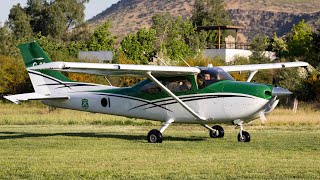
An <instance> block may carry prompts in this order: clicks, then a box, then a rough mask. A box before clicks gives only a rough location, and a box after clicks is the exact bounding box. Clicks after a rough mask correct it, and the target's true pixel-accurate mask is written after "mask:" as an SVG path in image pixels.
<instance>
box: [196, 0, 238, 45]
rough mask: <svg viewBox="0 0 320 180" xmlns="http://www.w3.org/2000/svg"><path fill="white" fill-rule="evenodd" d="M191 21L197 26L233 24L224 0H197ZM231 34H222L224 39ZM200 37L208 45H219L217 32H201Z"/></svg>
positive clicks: (224, 32)
mask: <svg viewBox="0 0 320 180" xmlns="http://www.w3.org/2000/svg"><path fill="white" fill-rule="evenodd" d="M191 21H192V22H193V24H195V25H196V26H222V25H232V24H233V23H232V21H231V18H230V17H229V14H228V12H227V11H226V9H225V4H224V1H223V0H195V3H194V6H193V10H192V15H191ZM229 34H230V33H229V32H226V31H223V32H222V34H221V36H222V39H223V37H226V36H228V35H229ZM198 36H201V38H202V39H204V40H205V42H207V43H208V44H211V45H216V44H217V41H218V33H217V31H209V32H207V31H201V32H200V33H199V34H198Z"/></svg>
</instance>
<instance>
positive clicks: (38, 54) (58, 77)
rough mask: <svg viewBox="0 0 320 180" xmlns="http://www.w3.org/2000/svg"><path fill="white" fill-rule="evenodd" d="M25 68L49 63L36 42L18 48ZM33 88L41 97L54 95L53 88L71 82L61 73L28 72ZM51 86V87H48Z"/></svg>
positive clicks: (46, 71) (48, 59)
mask: <svg viewBox="0 0 320 180" xmlns="http://www.w3.org/2000/svg"><path fill="white" fill-rule="evenodd" d="M18 47H19V49H20V52H21V54H22V57H23V60H24V63H25V65H26V67H27V68H28V67H32V66H37V65H40V64H44V63H50V62H51V60H50V58H49V57H48V55H47V54H46V53H45V52H44V51H43V49H42V48H41V47H40V45H39V44H38V43H37V42H31V43H26V44H21V45H19V46H18ZM28 74H29V76H30V79H31V82H32V85H33V88H34V90H35V92H36V93H38V94H43V95H51V94H55V92H54V91H57V90H54V87H53V86H55V85H56V86H58V85H60V86H61V85H63V82H72V81H71V80H70V79H69V78H67V77H66V76H64V75H63V74H62V73H61V72H58V71H51V70H40V71H31V70H28ZM50 86H52V87H50Z"/></svg>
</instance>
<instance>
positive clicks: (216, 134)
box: [209, 125, 224, 138]
mask: <svg viewBox="0 0 320 180" xmlns="http://www.w3.org/2000/svg"><path fill="white" fill-rule="evenodd" d="M211 128H212V129H215V130H216V132H213V131H211V130H210V131H209V135H210V137H211V138H223V137H224V129H223V128H222V127H221V126H219V125H215V126H212V127H211Z"/></svg>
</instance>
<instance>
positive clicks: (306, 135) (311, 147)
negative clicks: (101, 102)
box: [0, 104, 320, 179]
mask: <svg viewBox="0 0 320 180" xmlns="http://www.w3.org/2000/svg"><path fill="white" fill-rule="evenodd" d="M0 107H1V109H0V113H1V117H0V123H1V124H2V125H0V128H1V130H0V147H1V148H0V155H1V158H0V166H1V168H0V179H246V178H247V179H319V178H320V130H319V127H320V125H319V121H320V120H319V119H318V118H316V117H319V114H318V112H314V111H311V110H310V111H308V110H305V111H298V113H296V114H293V113H292V112H291V111H290V110H276V111H275V112H274V113H272V114H271V115H270V116H269V117H268V119H269V120H270V121H268V122H267V124H265V125H262V124H261V123H260V122H259V121H254V122H253V123H251V124H250V125H247V126H245V129H246V130H247V131H249V132H250V134H251V138H252V139H251V142H250V143H238V142H237V138H236V136H237V134H238V131H239V129H234V127H233V126H224V128H225V131H226V135H225V138H223V139H210V138H208V132H207V130H206V129H204V128H202V127H200V126H198V125H172V126H170V127H169V128H168V129H167V130H166V132H165V133H164V142H163V143H162V144H149V143H147V142H146V134H147V133H148V131H149V130H151V129H153V128H157V129H158V128H159V127H160V124H159V123H157V122H151V124H144V123H150V122H149V121H144V120H129V119H126V118H123V119H122V118H120V117H114V116H105V115H99V114H91V113H84V112H76V111H69V110H57V111H53V112H50V113H48V112H47V110H46V109H44V108H43V107H42V106H38V105H37V106H34V105H30V104H29V105H22V106H11V105H9V104H5V105H0ZM5 107H6V108H5ZM9 107H10V108H11V111H16V112H17V115H16V116H13V115H12V116H11V115H10V114H9V113H8V112H10V108H9ZM5 109H6V110H5ZM306 111H307V112H308V113H305V112H306ZM41 112H42V113H41ZM290 115H291V116H290ZM32 117H33V118H35V119H34V120H33V119H32ZM283 117H285V118H283ZM290 117H291V118H290ZM299 117H301V118H299ZM94 118H98V121H99V122H100V123H92V122H94V121H96V120H95V119H94ZM99 118H100V119H99ZM282 118H283V119H282ZM309 118H310V119H309ZM4 119H5V120H4ZM20 119H22V120H20ZM23 119H27V120H28V122H29V123H25V124H24V125H23V124H21V122H22V121H23ZM37 119H38V120H41V121H43V122H42V123H41V124H37V123H35V121H36V120H37ZM83 119H85V120H83ZM71 120H73V121H75V122H78V121H80V123H69V122H70V121H71ZM4 121H6V123H3V122H4ZM73 121H72V122H73ZM105 121H110V122H111V123H109V124H108V123H105ZM127 121H131V123H128V122H127ZM291 121H299V122H296V123H291ZM123 122H127V123H123ZM278 122H281V123H278ZM305 122H307V123H305ZM268 123H269V124H268Z"/></svg>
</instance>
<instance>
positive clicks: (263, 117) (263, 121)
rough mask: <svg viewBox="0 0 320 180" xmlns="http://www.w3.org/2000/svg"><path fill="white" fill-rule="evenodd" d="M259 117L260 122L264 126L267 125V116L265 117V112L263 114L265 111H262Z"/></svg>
mask: <svg viewBox="0 0 320 180" xmlns="http://www.w3.org/2000/svg"><path fill="white" fill-rule="evenodd" d="M259 117H260V120H261V122H262V124H265V123H266V121H267V118H266V116H265V115H264V112H263V111H260V113H259Z"/></svg>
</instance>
